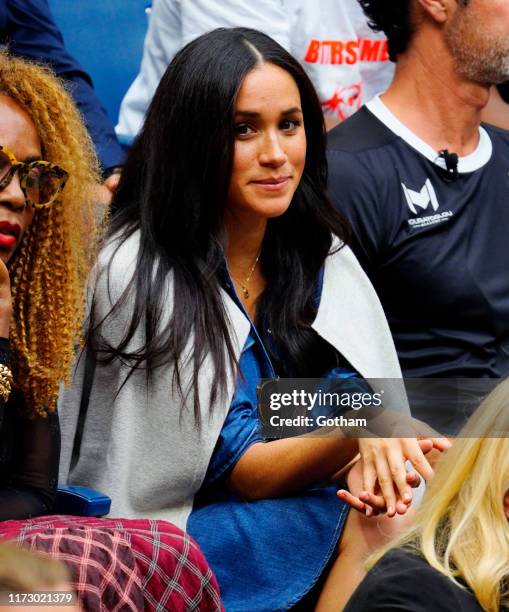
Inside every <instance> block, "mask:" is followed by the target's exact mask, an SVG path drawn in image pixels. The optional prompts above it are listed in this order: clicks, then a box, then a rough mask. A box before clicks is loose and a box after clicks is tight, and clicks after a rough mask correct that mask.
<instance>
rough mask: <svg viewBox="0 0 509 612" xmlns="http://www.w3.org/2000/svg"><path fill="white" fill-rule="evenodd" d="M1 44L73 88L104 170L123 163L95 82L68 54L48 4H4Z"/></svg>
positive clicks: (28, 0)
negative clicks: (37, 63) (44, 67)
mask: <svg viewBox="0 0 509 612" xmlns="http://www.w3.org/2000/svg"><path fill="white" fill-rule="evenodd" d="M0 40H1V42H2V44H6V45H7V46H8V49H9V51H10V52H11V53H12V54H13V55H18V56H20V57H23V58H26V59H29V60H35V61H37V62H43V63H46V64H48V65H49V66H50V67H51V68H52V69H53V70H54V71H55V72H56V74H57V75H58V76H60V77H62V78H64V79H65V80H66V81H68V82H69V84H70V86H71V87H70V90H71V94H72V96H73V98H74V101H75V102H76V104H77V106H78V108H79V110H80V112H81V114H82V115H83V117H84V119H85V123H86V125H87V128H88V130H89V132H90V135H91V137H92V140H93V141H94V144H95V147H96V150H97V154H98V156H99V159H100V161H101V164H102V166H103V168H105V169H106V168H112V167H114V166H118V165H120V164H121V163H122V160H123V156H124V155H123V152H122V149H121V147H120V145H119V143H118V141H117V137H116V135H115V130H114V129H113V125H112V124H111V122H110V120H109V119H108V117H107V115H106V111H105V110H104V108H103V107H102V106H101V103H100V101H99V99H98V97H97V95H96V94H95V92H94V89H93V86H92V81H91V79H90V77H89V76H88V74H87V73H86V72H85V71H84V70H83V68H82V67H81V66H80V65H79V63H78V62H77V61H76V60H75V59H74V58H73V57H72V56H71V55H69V53H68V52H67V51H66V49H65V46H64V40H63V38H62V34H61V33H60V30H59V29H58V27H57V26H56V24H55V22H54V20H53V17H52V15H51V12H50V8H49V6H48V3H47V1H46V0H3V1H0Z"/></svg>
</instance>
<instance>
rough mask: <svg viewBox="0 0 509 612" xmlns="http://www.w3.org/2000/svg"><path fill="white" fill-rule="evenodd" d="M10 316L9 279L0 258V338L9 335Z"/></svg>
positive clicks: (7, 271)
mask: <svg viewBox="0 0 509 612" xmlns="http://www.w3.org/2000/svg"><path fill="white" fill-rule="evenodd" d="M11 318H12V296H11V279H10V277H9V270H7V266H6V265H5V263H4V262H3V261H2V259H0V338H8V337H9V329H10V327H11Z"/></svg>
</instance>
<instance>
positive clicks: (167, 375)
mask: <svg viewBox="0 0 509 612" xmlns="http://www.w3.org/2000/svg"><path fill="white" fill-rule="evenodd" d="M117 246H118V243H115V242H111V243H110V244H109V245H107V246H106V247H105V248H104V249H103V251H102V253H101V255H100V258H99V262H98V265H97V266H96V271H95V275H94V278H95V280H94V282H93V283H92V286H93V288H94V289H95V303H96V308H97V317H98V320H100V318H101V317H102V316H104V315H106V314H107V313H108V312H109V310H110V308H111V306H112V304H114V303H115V302H116V301H117V300H118V298H119V297H120V296H121V295H122V292H123V291H124V289H125V287H126V286H127V282H128V280H129V279H130V278H131V277H132V274H133V271H134V266H135V264H136V257H137V251H138V247H139V234H138V233H135V234H134V235H133V236H131V237H130V238H129V239H128V240H127V241H125V242H124V243H123V244H122V245H121V246H120V248H119V249H118V251H117V252H116V254H115V255H114V257H113V259H112V255H113V251H114V249H115V248H116V247H117ZM111 259H112V261H111V267H110V269H109V273H108V269H107V266H108V263H109V262H110V260H111ZM166 291H167V300H168V310H171V304H172V301H173V290H172V279H171V276H170V277H169V278H168V280H167V287H166ZM223 299H224V303H225V307H226V311H227V313H228V316H229V319H230V323H231V328H230V329H231V335H232V339H233V342H234V346H235V351H236V354H237V356H240V353H241V351H242V348H243V346H244V344H245V342H246V339H247V336H248V334H249V330H250V325H249V322H248V321H247V319H246V317H245V316H244V314H243V313H242V312H241V311H240V310H239V308H238V307H237V306H236V304H235V303H234V302H233V300H232V299H231V298H230V297H229V296H228V295H227V294H226V293H223ZM129 318H130V312H129V304H128V303H127V304H126V307H125V308H124V310H123V311H122V312H121V313H120V314H119V316H118V317H117V318H116V320H115V321H113V322H111V323H109V324H108V328H107V330H103V334H105V335H106V336H107V337H108V338H109V339H110V340H111V341H113V342H115V341H118V340H119V339H120V338H121V337H122V335H123V333H124V331H125V329H126V323H127V321H129ZM313 328H314V329H315V330H316V331H317V333H318V334H320V335H321V336H322V337H323V338H324V339H325V340H326V341H327V342H329V343H330V344H332V345H333V346H334V347H335V348H336V349H337V350H338V351H339V352H340V353H341V354H342V355H343V356H344V357H345V358H346V359H347V360H348V361H349V362H350V364H351V365H352V366H353V367H354V368H355V369H356V370H357V371H358V372H359V373H360V374H361V375H362V376H364V377H365V378H370V379H377V378H386V379H399V378H400V377H401V371H400V368H399V364H398V359H397V356H396V351H395V348H394V344H393V341H392V338H391V334H390V331H389V327H388V324H387V321H386V319H385V315H384V313H383V310H382V307H381V305H380V302H379V300H378V297H377V295H376V293H375V291H374V289H373V287H372V285H371V283H370V282H369V280H368V278H367V277H366V275H365V274H364V272H363V271H362V269H361V267H360V265H359V264H358V262H357V260H356V259H355V256H354V255H353V254H352V252H351V250H350V249H349V248H348V247H343V248H342V249H341V250H339V251H338V252H336V253H335V254H333V255H330V256H329V257H328V258H327V260H326V262H325V270H324V280H323V289H322V296H321V300H320V306H319V310H318V314H317V317H316V320H315V322H314V323H313ZM142 341H143V336H142V332H141V330H140V332H139V333H138V334H137V335H136V336H135V338H134V340H133V342H132V343H131V347H130V348H134V347H135V346H136V345H137V344H138V345H139V344H140V343H141V342H142ZM84 364H85V359H84V358H83V357H82V358H81V359H80V360H79V361H78V365H77V367H76V369H75V372H74V378H73V382H72V385H71V387H70V388H69V389H65V390H63V392H62V394H61V398H60V401H59V412H60V418H61V427H62V457H61V466H60V480H61V482H67V483H71V484H81V485H85V486H90V487H92V488H95V489H98V490H100V491H102V492H104V493H106V494H108V495H109V496H110V497H111V498H112V509H111V516H117V517H127V518H134V517H139V518H143V517H145V518H154V519H155V518H160V519H166V520H169V521H172V522H173V523H175V524H177V525H178V526H180V527H181V528H183V529H185V526H186V522H187V517H188V515H189V512H190V511H191V508H192V504H193V499H194V495H195V493H196V492H197V491H198V489H199V488H200V485H201V483H202V481H203V478H204V476H205V472H206V470H207V466H208V464H209V461H210V457H211V455H212V452H213V450H214V446H215V444H216V441H217V439H218V436H219V433H220V431H221V427H222V425H223V422H224V420H225V417H226V415H227V413H228V409H229V406H230V403H231V399H232V398H233V395H234V391H235V380H234V378H233V377H229V378H228V381H227V397H224V398H223V399H222V400H218V401H217V403H216V405H215V406H214V407H213V409H212V410H209V409H207V408H206V406H207V401H206V400H207V398H208V392H209V390H210V386H211V382H212V367H211V361H210V359H209V358H207V359H206V361H205V363H204V364H203V367H202V368H201V371H200V375H199V392H200V399H201V400H202V401H201V402H200V403H201V406H202V410H203V414H202V424H203V425H202V427H201V430H198V429H197V428H196V427H195V425H194V417H193V408H192V398H191V397H190V398H188V400H187V402H186V403H185V405H183V402H182V400H181V398H180V396H179V395H178V393H177V391H176V390H174V389H172V385H171V381H172V370H171V368H170V367H167V368H160V369H159V370H158V371H157V372H156V374H155V375H154V378H153V380H152V381H151V383H150V384H149V385H147V382H146V380H145V376H144V373H143V372H136V373H134V374H133V375H132V376H131V377H130V378H129V380H128V382H127V383H126V384H125V385H124V386H123V387H122V390H121V391H120V392H119V393H118V394H117V395H115V393H116V391H117V389H118V388H119V387H120V385H121V383H122V382H123V381H124V380H125V377H126V373H127V369H126V367H125V366H124V365H123V364H122V363H120V361H118V360H117V361H115V362H113V363H111V364H109V365H102V364H97V366H96V370H95V373H94V378H93V384H92V388H91V393H90V402H89V408H88V414H87V418H86V422H85V427H84V430H83V438H82V442H81V447H80V457H79V461H78V463H77V465H76V466H75V467H74V469H73V470H72V471H71V473H69V471H70V461H71V453H72V446H73V440H74V435H75V431H76V425H77V419H78V412H79V406H80V399H81V393H82V387H83V374H84ZM186 372H188V370H186V369H185V368H184V370H183V373H184V380H185V375H186ZM372 385H373V386H375V387H376V381H374V382H373V381H372ZM384 390H385V401H386V402H387V401H390V400H391V393H393V395H392V399H393V404H392V406H393V407H394V408H396V409H398V410H401V411H403V412H406V413H407V414H408V406H407V404H406V401H405V400H404V399H403V400H402V394H401V385H400V383H399V381H393V389H392V391H391V388H390V383H384ZM403 397H404V393H403Z"/></svg>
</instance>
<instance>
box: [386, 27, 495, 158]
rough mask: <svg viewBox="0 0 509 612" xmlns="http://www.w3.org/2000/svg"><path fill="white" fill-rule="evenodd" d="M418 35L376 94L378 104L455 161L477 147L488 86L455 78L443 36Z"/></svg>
mask: <svg viewBox="0 0 509 612" xmlns="http://www.w3.org/2000/svg"><path fill="white" fill-rule="evenodd" d="M425 34H427V32H425V31H423V32H419V33H417V34H416V35H415V36H414V39H413V40H412V43H411V46H410V48H409V49H408V50H407V51H406V52H405V53H404V54H402V55H400V56H399V58H398V62H397V65H396V73H395V76H394V80H393V82H392V84H391V86H390V87H389V89H388V90H387V92H386V93H385V94H384V95H383V96H382V100H383V102H384V104H386V105H387V107H388V108H389V110H390V111H391V112H392V113H394V115H395V116H396V117H397V118H398V119H399V120H400V121H401V122H402V123H404V124H405V125H406V126H407V127H408V128H409V129H410V130H412V132H414V134H416V135H417V136H419V138H421V139H422V140H424V141H425V142H426V143H427V144H429V145H430V146H432V147H433V148H434V149H435V150H436V151H439V150H441V149H448V150H449V151H451V152H455V153H457V154H458V155H459V156H460V157H462V156H465V155H468V154H469V153H472V152H473V151H474V150H475V149H476V147H477V145H478V143H479V125H480V123H481V111H482V109H483V108H484V107H485V106H486V104H487V103H488V98H489V86H488V85H481V84H479V83H474V82H472V81H468V80H467V79H465V78H463V77H462V76H460V75H458V73H457V70H456V67H455V62H454V59H453V57H452V56H451V54H450V53H449V51H448V49H447V47H446V45H445V42H444V41H443V37H437V36H433V35H429V36H428V38H427V39H426V36H424V35H425Z"/></svg>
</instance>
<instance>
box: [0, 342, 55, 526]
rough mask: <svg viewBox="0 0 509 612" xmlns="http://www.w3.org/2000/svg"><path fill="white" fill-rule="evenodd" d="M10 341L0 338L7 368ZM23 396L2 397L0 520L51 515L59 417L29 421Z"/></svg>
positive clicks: (0, 359) (1, 360) (0, 358)
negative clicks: (4, 398)
mask: <svg viewBox="0 0 509 612" xmlns="http://www.w3.org/2000/svg"><path fill="white" fill-rule="evenodd" d="M8 356H9V341H8V340H6V339H5V338H0V363H3V364H4V365H8ZM21 406H22V400H21V396H20V395H19V394H16V392H12V393H11V397H10V399H9V401H8V403H7V404H5V403H4V401H3V400H2V399H1V398H0V520H2V521H5V520H8V519H23V518H29V517H32V516H37V515H40V514H50V513H51V511H52V509H53V504H54V501H55V492H56V487H57V482H58V461H59V457H60V428H59V424H58V416H57V414H56V412H55V413H52V414H49V415H48V416H47V417H46V418H42V417H37V418H33V419H29V418H27V417H25V416H23V415H22V413H21V411H20V408H21Z"/></svg>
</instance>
